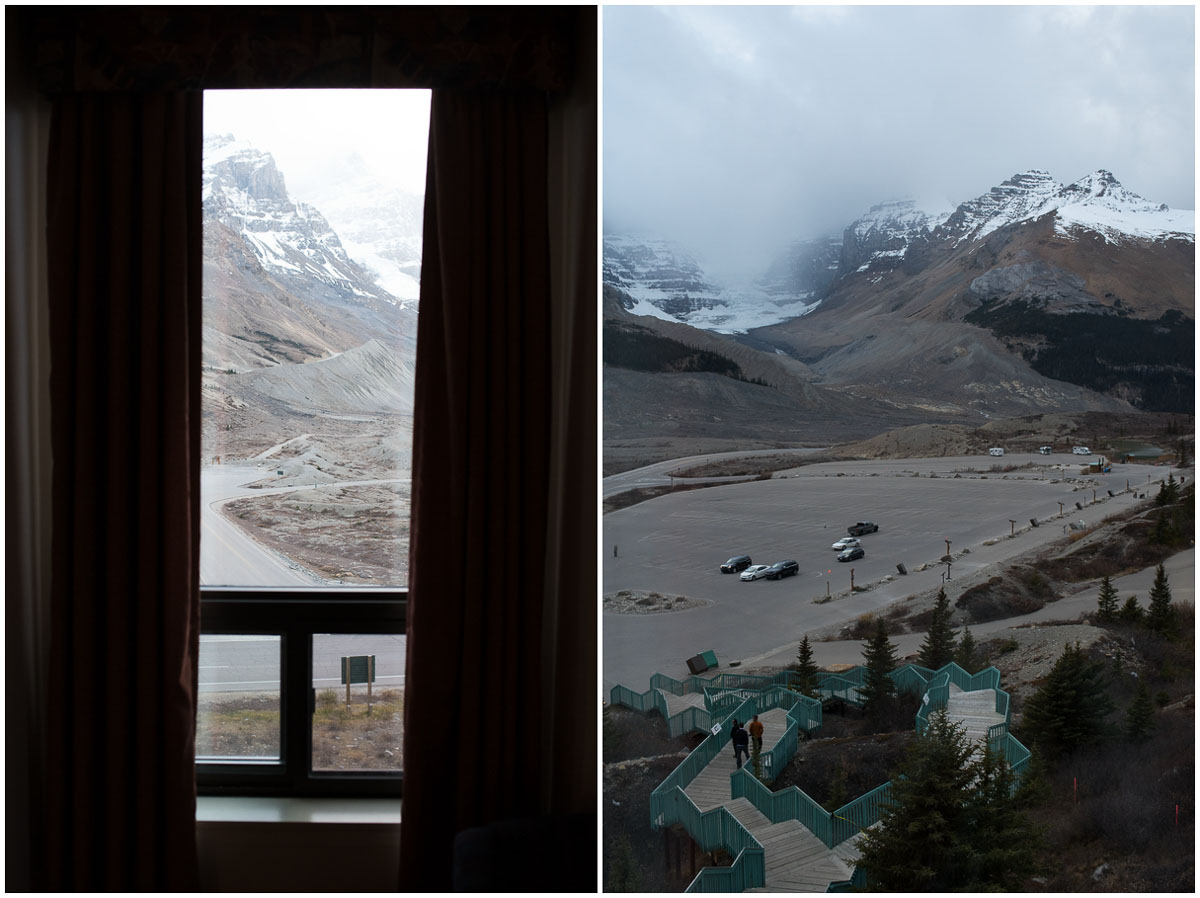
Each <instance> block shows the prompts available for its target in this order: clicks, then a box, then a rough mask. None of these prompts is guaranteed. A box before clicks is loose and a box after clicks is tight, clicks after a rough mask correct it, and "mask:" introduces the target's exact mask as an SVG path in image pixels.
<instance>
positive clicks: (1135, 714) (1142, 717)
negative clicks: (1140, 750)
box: [1125, 682, 1154, 742]
mask: <svg viewBox="0 0 1200 898" xmlns="http://www.w3.org/2000/svg"><path fill="white" fill-rule="evenodd" d="M1152 732H1154V705H1153V704H1152V703H1151V701H1150V693H1149V692H1148V691H1147V690H1146V684H1145V683H1142V682H1139V683H1138V691H1137V695H1135V696H1134V698H1133V704H1132V705H1130V706H1129V710H1128V711H1127V712H1126V714H1125V738H1126V739H1128V740H1129V741H1130V742H1145V741H1146V740H1147V739H1149V738H1150V734H1151V733H1152Z"/></svg>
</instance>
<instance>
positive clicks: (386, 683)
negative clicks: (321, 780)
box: [312, 633, 405, 771]
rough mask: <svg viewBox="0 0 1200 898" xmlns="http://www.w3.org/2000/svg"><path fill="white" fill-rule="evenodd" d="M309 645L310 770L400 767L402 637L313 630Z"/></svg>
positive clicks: (390, 769) (401, 735) (402, 687)
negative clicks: (311, 708) (311, 709)
mask: <svg viewBox="0 0 1200 898" xmlns="http://www.w3.org/2000/svg"><path fill="white" fill-rule="evenodd" d="M312 645H313V649H312V651H313V696H314V701H313V723H312V744H313V753H312V759H313V760H312V768H313V770H314V771H362V770H389V771H392V770H402V769H403V762H402V760H401V753H400V747H401V745H402V744H403V741H404V658H405V655H404V650H405V637H404V636H402V635H400V634H384V635H352V634H343V633H338V634H314V635H313V642H312Z"/></svg>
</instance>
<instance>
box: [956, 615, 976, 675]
mask: <svg viewBox="0 0 1200 898" xmlns="http://www.w3.org/2000/svg"><path fill="white" fill-rule="evenodd" d="M975 651H976V650H975V637H974V636H972V635H971V628H970V627H968V626H966V625H965V624H964V625H963V630H962V635H961V636H959V638H958V647H957V648H956V649H955V650H954V661H955V663H957V664H958V666H959V667H961V668H962V669H963V670H965V671H966V672H967V673H969V674H973V673H976V670H975V668H976V667H978V666H979V659H978V658H977V657H976V656H975Z"/></svg>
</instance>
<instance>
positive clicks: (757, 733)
mask: <svg viewBox="0 0 1200 898" xmlns="http://www.w3.org/2000/svg"><path fill="white" fill-rule="evenodd" d="M747 729H748V730H749V731H750V738H752V739H753V740H754V750H755V751H762V734H763V725H762V721H761V720H759V719H758V715H757V714H755V715H754V719H753V720H751V721H750V726H748V727H747Z"/></svg>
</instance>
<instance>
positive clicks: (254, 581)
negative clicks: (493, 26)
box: [201, 90, 429, 588]
mask: <svg viewBox="0 0 1200 898" xmlns="http://www.w3.org/2000/svg"><path fill="white" fill-rule="evenodd" d="M204 104H205V123H204V132H205V138H204V183H203V216H204V336H203V365H204V371H203V393H202V395H203V401H202V429H203V437H202V440H203V443H202V466H201V491H202V500H203V502H202V520H201V525H202V528H201V584H202V585H205V586H238V587H257V586H269V587H317V588H322V587H331V586H332V587H336V586H342V585H352V586H356V587H362V586H382V587H403V586H406V585H407V583H408V518H409V476H410V474H409V471H410V461H411V447H412V403H413V399H412V397H413V393H412V388H413V373H414V370H415V359H416V314H417V300H418V292H419V278H420V266H421V225H422V212H423V191H424V181H425V150H426V143H427V134H428V117H429V92H428V91H330V90H313V91H206V92H205V95H204Z"/></svg>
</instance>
